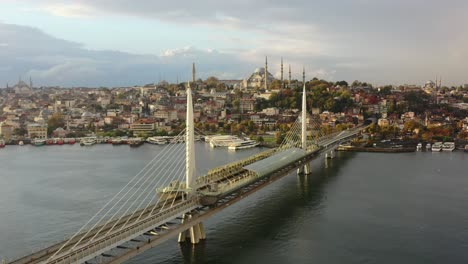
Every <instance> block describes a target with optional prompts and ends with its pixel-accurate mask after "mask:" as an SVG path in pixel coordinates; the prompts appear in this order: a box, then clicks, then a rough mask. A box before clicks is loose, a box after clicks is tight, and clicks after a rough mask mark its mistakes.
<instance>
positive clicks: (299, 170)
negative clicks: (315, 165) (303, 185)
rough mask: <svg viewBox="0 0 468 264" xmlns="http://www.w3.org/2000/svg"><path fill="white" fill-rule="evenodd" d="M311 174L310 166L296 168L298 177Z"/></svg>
mask: <svg viewBox="0 0 468 264" xmlns="http://www.w3.org/2000/svg"><path fill="white" fill-rule="evenodd" d="M310 173H311V169H310V164H309V163H307V164H305V165H304V166H301V167H299V168H297V174H298V175H309V174H310Z"/></svg>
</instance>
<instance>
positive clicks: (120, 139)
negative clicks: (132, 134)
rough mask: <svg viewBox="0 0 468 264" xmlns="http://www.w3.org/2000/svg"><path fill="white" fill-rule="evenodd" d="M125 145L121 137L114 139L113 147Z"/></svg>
mask: <svg viewBox="0 0 468 264" xmlns="http://www.w3.org/2000/svg"><path fill="white" fill-rule="evenodd" d="M122 144H123V140H122V138H120V137H117V138H113V139H112V145H114V146H115V145H122Z"/></svg>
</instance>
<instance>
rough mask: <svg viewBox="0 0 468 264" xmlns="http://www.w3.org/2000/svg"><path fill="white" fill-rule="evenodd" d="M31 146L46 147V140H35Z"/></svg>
mask: <svg viewBox="0 0 468 264" xmlns="http://www.w3.org/2000/svg"><path fill="white" fill-rule="evenodd" d="M31 144H33V145H34V146H44V145H45V144H46V140H45V139H40V138H35V139H33V140H32V141H31Z"/></svg>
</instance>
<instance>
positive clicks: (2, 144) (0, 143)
mask: <svg viewBox="0 0 468 264" xmlns="http://www.w3.org/2000/svg"><path fill="white" fill-rule="evenodd" d="M4 147H5V141H4V140H3V139H0V148H4Z"/></svg>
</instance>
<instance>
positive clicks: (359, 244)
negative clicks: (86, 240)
mask: <svg viewBox="0 0 468 264" xmlns="http://www.w3.org/2000/svg"><path fill="white" fill-rule="evenodd" d="M161 149H162V147H161V146H154V145H144V146H142V147H140V148H137V149H133V148H129V147H127V146H110V145H99V146H98V145H97V146H93V147H80V146H78V145H75V146H44V147H32V146H24V147H18V146H17V147H15V146H7V147H6V148H5V149H1V150H0V181H1V186H2V188H1V189H0V258H2V257H3V258H14V257H18V256H20V255H23V254H26V253H30V252H31V251H33V250H37V249H39V248H43V247H45V246H46V245H49V244H51V243H52V242H57V241H60V240H63V239H64V237H65V236H66V235H71V234H73V233H74V232H75V231H77V230H78V228H79V227H81V225H83V224H84V223H85V222H86V221H87V220H88V219H89V218H90V217H91V216H93V215H94V213H96V212H97V211H98V210H99V209H100V207H101V206H102V205H104V204H105V203H106V202H107V201H108V200H109V199H110V198H111V197H112V196H113V195H114V194H115V193H116V192H117V191H118V190H120V188H122V187H123V186H124V185H125V184H126V183H127V182H128V180H129V179H130V178H131V177H132V176H133V175H135V174H136V173H137V172H138V171H139V170H140V169H141V168H142V167H143V166H145V165H146V164H147V163H148V162H149V161H150V160H151V159H152V158H153V157H154V156H155V155H156V154H157V153H158V152H159V151H160V150H161ZM259 151H261V149H251V150H245V151H238V152H228V151H227V150H225V149H211V148H209V147H208V146H207V145H205V144H203V143H199V144H197V166H198V170H199V173H203V172H206V171H207V170H208V169H209V168H212V167H214V166H219V165H222V164H225V163H229V162H232V161H234V160H238V159H241V158H243V157H246V156H250V155H252V154H254V153H256V152H259ZM312 165H313V169H312V175H310V176H308V177H298V176H296V175H295V174H291V175H289V176H287V177H284V178H283V179H281V180H279V181H277V182H276V183H274V184H272V185H271V186H269V187H267V188H265V189H263V190H261V191H259V192H257V193H255V194H253V195H252V196H250V197H248V198H246V199H244V200H242V201H241V202H239V203H237V204H235V205H233V206H231V207H230V208H228V209H226V210H224V211H222V212H221V213H219V214H217V215H215V217H213V218H211V219H209V220H208V221H207V222H205V229H206V232H207V240H206V241H205V242H204V243H202V244H200V245H197V246H196V247H192V246H183V245H182V246H181V245H179V244H178V243H177V242H176V241H175V240H170V241H167V242H166V243H164V244H162V245H160V246H159V247H157V248H155V249H152V250H149V251H146V252H145V253H143V254H141V255H139V256H137V257H136V258H134V259H133V260H131V261H129V263H181V262H186V263H285V262H291V263H392V264H393V263H463V264H465V263H468V154H467V153H463V152H453V153H431V152H429V153H425V152H416V153H404V154H375V153H339V155H338V157H337V158H336V159H333V160H328V161H325V160H323V159H318V160H315V161H314V162H313V163H312Z"/></svg>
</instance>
